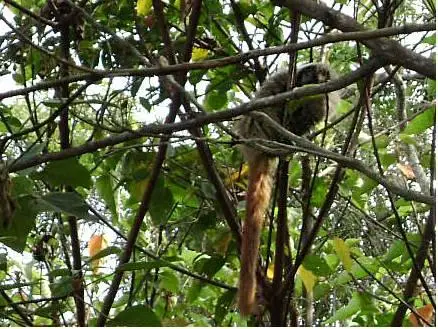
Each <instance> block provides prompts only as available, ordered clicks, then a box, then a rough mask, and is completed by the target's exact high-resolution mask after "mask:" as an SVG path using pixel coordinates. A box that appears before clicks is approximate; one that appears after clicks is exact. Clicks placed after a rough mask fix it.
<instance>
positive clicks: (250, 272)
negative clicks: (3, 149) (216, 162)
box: [236, 63, 339, 315]
mask: <svg viewBox="0 0 438 329" xmlns="http://www.w3.org/2000/svg"><path fill="white" fill-rule="evenodd" d="M288 74H289V73H288V72H287V71H280V72H279V73H276V74H274V75H273V76H272V77H270V78H269V79H268V80H267V81H266V82H265V83H264V84H263V85H262V86H261V88H260V89H259V90H258V91H257V92H256V94H255V98H262V97H267V96H273V95H276V94H279V93H282V92H285V91H287V83H288ZM333 77H334V73H333V72H332V71H331V69H330V67H329V66H327V65H325V64H319V63H318V64H308V65H305V66H302V67H300V68H299V69H298V70H297V75H296V86H297V87H301V86H304V85H307V84H317V83H322V82H327V81H328V80H330V79H333ZM338 99H339V98H338V95H337V93H330V94H328V95H327V96H326V95H320V96H318V97H314V98H309V99H308V100H307V99H306V100H305V101H304V102H301V103H300V102H297V104H296V105H295V106H294V109H293V110H291V109H288V108H287V107H288V106H287V104H288V103H287V102H286V103H284V104H279V105H276V106H272V107H266V108H264V109H261V110H260V111H261V112H264V113H266V114H267V115H269V117H270V118H272V119H273V120H275V121H276V122H278V123H280V124H282V125H283V126H284V127H285V128H286V129H288V130H289V131H291V132H293V133H294V134H296V135H303V134H305V133H306V132H308V131H309V130H310V129H311V128H312V127H313V126H314V125H315V124H316V123H317V122H319V121H321V120H324V119H325V118H326V117H327V116H328V117H330V116H331V114H332V113H333V111H334V109H335V107H336V103H337V101H338ZM327 101H328V103H327ZM285 105H286V106H285ZM285 107H286V108H285ZM284 108H285V109H284ZM236 130H237V132H238V133H239V135H240V136H242V137H244V138H262V139H268V140H277V141H278V140H279V138H278V134H277V133H276V131H275V130H272V128H270V127H269V126H268V125H265V124H263V122H260V121H257V120H256V119H254V118H252V117H250V116H243V117H242V118H241V119H240V120H239V121H238V123H237V125H236ZM240 150H241V152H242V153H243V156H244V157H245V160H246V161H247V162H248V166H249V178H248V191H247V194H246V218H245V223H244V225H243V230H242V247H241V271H240V283H239V309H240V313H241V314H242V315H249V314H251V313H253V312H254V311H255V293H256V286H257V280H256V269H257V260H258V259H257V257H258V249H259V245H260V233H261V230H262V228H263V222H264V216H265V212H266V209H267V207H268V205H269V199H270V197H271V190H272V180H273V173H274V171H275V168H276V163H277V161H276V158H275V157H272V156H271V155H267V154H265V153H263V152H261V151H259V150H255V149H253V148H251V147H248V146H245V145H242V146H241V147H240Z"/></svg>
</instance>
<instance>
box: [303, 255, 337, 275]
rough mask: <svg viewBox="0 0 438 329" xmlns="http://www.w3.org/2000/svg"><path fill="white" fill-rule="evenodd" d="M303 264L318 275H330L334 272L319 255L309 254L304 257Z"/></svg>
mask: <svg viewBox="0 0 438 329" xmlns="http://www.w3.org/2000/svg"><path fill="white" fill-rule="evenodd" d="M303 266H304V267H305V268H306V269H307V270H309V271H312V272H313V273H314V274H316V275H318V276H328V275H330V273H331V272H332V270H331V269H330V267H329V266H328V265H327V262H326V261H325V260H324V259H323V258H321V257H320V256H317V255H307V256H306V258H304V261H303Z"/></svg>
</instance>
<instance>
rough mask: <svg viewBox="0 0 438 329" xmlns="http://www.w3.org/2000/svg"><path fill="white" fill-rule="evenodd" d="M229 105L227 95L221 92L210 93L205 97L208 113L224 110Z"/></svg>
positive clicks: (213, 91)
mask: <svg viewBox="0 0 438 329" xmlns="http://www.w3.org/2000/svg"><path fill="white" fill-rule="evenodd" d="M227 104H228V98H227V94H226V93H222V92H220V91H219V90H212V91H210V92H209V93H208V94H207V96H206V97H205V102H204V106H205V109H206V110H208V111H216V110H220V109H222V108H224V107H225V106H226V105H227Z"/></svg>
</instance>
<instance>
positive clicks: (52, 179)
mask: <svg viewBox="0 0 438 329" xmlns="http://www.w3.org/2000/svg"><path fill="white" fill-rule="evenodd" d="M32 176H33V177H34V178H36V179H41V180H44V181H46V182H48V183H49V184H51V185H53V186H60V185H67V186H72V187H78V186H82V187H85V188H89V187H90V186H91V176H90V173H89V172H88V169H87V168H85V167H84V166H83V165H81V164H80V163H79V161H78V160H77V159H76V158H70V159H65V160H60V161H53V162H51V163H49V164H48V165H47V166H46V167H45V168H44V170H43V171H42V172H40V173H34V174H32Z"/></svg>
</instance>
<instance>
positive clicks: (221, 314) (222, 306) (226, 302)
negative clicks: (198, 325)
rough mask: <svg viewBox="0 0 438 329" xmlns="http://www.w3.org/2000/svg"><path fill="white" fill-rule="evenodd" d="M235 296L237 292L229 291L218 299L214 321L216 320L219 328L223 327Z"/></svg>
mask: <svg viewBox="0 0 438 329" xmlns="http://www.w3.org/2000/svg"><path fill="white" fill-rule="evenodd" d="M235 295H236V291H235V290H228V291H226V292H224V293H223V294H222V295H221V296H220V297H219V298H218V300H217V303H216V307H215V311H214V319H215V320H216V325H217V326H221V324H222V321H223V320H224V318H225V315H227V313H228V312H229V311H230V307H231V303H232V302H233V300H234V297H235Z"/></svg>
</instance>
